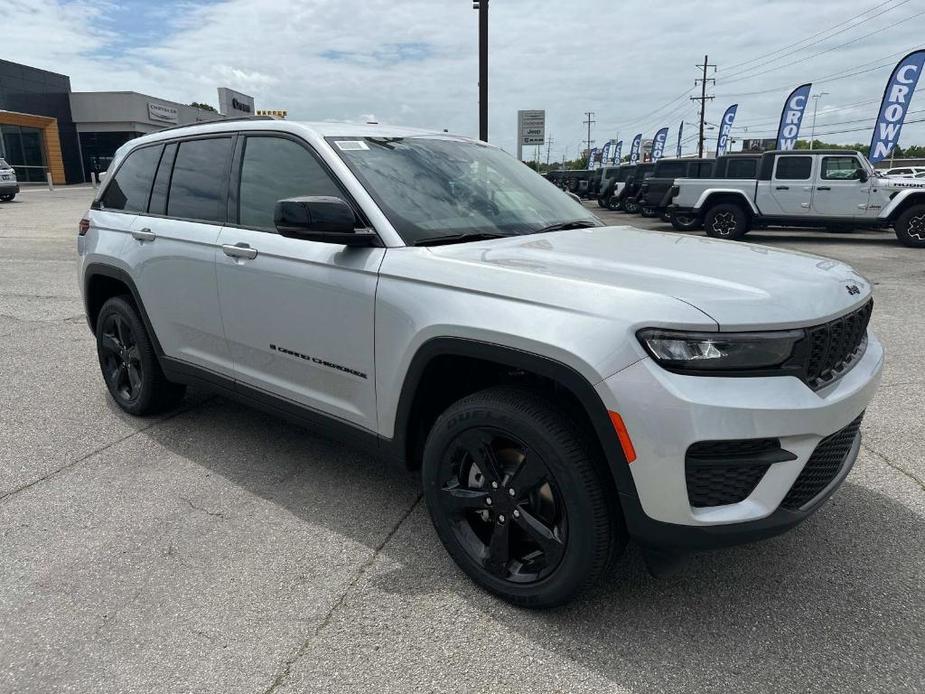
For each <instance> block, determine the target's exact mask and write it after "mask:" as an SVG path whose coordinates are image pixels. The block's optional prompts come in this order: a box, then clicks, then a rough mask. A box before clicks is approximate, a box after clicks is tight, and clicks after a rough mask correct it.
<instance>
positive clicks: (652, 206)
mask: <svg viewBox="0 0 925 694" xmlns="http://www.w3.org/2000/svg"><path fill="white" fill-rule="evenodd" d="M715 163H716V160H715V159H659V160H658V161H657V162H655V168H654V169H653V170H652V175H651V176H650V177H649V178H647V179H646V180H645V181H643V183H642V185H641V186H640V188H639V196H638V197H637V200H638V202H639V205H640V207H641V212H642V216H643V217H661V216H662V215H664V214H665V210H666V209H667V208H668V203H669V201H670V196H669V193H670V192H671V187H672V186H673V185H674V181H675V179H676V178H709V177H710V176H711V174H712V173H713V165H714V164H715ZM676 228H677V227H676ZM689 228H692V227H689Z"/></svg>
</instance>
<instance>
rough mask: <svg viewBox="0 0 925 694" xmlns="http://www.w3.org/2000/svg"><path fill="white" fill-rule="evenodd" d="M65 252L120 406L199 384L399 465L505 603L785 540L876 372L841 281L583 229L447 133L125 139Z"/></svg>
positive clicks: (467, 563)
mask: <svg viewBox="0 0 925 694" xmlns="http://www.w3.org/2000/svg"><path fill="white" fill-rule="evenodd" d="M78 252H79V255H80V264H79V273H80V288H81V291H82V293H83V297H84V300H85V305H86V313H87V318H88V321H89V324H90V328H91V330H92V331H93V333H94V334H95V336H96V341H97V347H98V352H99V363H100V367H101V369H102V375H103V379H104V381H105V383H106V386H107V388H108V389H109V393H110V394H111V396H112V398H113V399H114V400H115V402H116V403H117V404H118V405H119V406H120V407H121V408H122V409H124V410H125V411H127V412H130V413H132V414H135V415H147V414H150V413H153V412H156V411H159V410H162V409H164V408H167V407H170V406H173V405H175V404H176V403H177V401H178V400H179V399H180V398H181V397H182V396H183V393H184V388H185V387H186V385H187V384H197V385H204V386H207V387H209V388H214V389H216V390H218V391H219V392H220V393H221V394H223V395H226V396H229V397H233V398H237V399H240V400H243V401H244V402H246V403H249V404H251V405H254V406H257V407H262V408H266V409H269V410H271V411H272V412H276V413H279V414H281V415H286V416H288V417H291V418H295V419H297V420H298V421H301V422H305V423H307V424H309V425H311V426H313V427H316V428H318V429H319V430H320V431H321V432H323V433H324V434H326V435H330V436H342V437H345V438H347V439H348V440H349V441H351V442H353V443H360V444H365V445H366V446H368V448H369V449H371V450H372V451H375V452H376V454H377V455H379V456H381V457H383V458H386V459H393V460H397V461H401V463H402V464H404V465H407V466H409V467H410V468H412V469H419V470H420V473H421V475H422V479H423V488H424V496H425V499H426V502H427V505H428V508H429V510H430V514H431V517H432V519H433V523H434V526H435V528H436V531H437V534H438V535H439V537H440V539H441V540H442V541H443V543H444V545H445V546H446V548H447V550H448V551H449V552H450V554H451V555H452V556H453V558H454V559H455V560H456V561H457V562H458V564H459V565H460V567H462V569H463V570H464V571H465V572H466V573H467V574H468V575H469V576H471V577H472V578H473V579H474V580H475V581H477V582H478V583H479V584H481V585H482V586H484V587H485V588H486V589H488V590H490V591H492V592H494V593H496V594H497V595H500V596H502V597H503V598H505V599H507V600H509V601H511V602H514V603H516V604H520V605H529V606H549V605H555V604H559V603H562V602H565V601H567V600H568V599H570V598H571V597H572V596H573V595H575V594H576V593H577V592H578V591H579V590H581V589H582V588H584V587H585V586H587V585H589V584H591V583H593V582H594V581H595V580H596V579H597V578H599V577H600V576H601V575H602V573H603V572H604V571H605V569H606V567H607V566H608V565H609V563H610V561H611V559H613V558H614V557H615V556H617V555H618V554H619V553H620V552H621V551H622V550H623V548H624V546H625V544H626V542H627V540H628V539H630V538H633V539H634V540H635V541H637V542H638V543H639V544H640V545H641V546H642V547H643V549H644V552H645V554H646V557H647V558H648V561H649V562H650V566H651V567H652V568H653V570H654V571H656V572H659V571H662V570H664V569H665V568H667V565H669V564H672V563H673V562H675V561H676V559H677V557H679V556H682V555H683V554H684V553H686V552H690V551H692V550H696V549H704V548H711V547H718V546H723V545H729V544H734V543H738V542H744V541H749V540H754V539H758V538H763V537H768V536H771V535H774V534H777V533H780V532H782V531H784V530H786V529H788V528H790V527H791V526H793V525H795V524H797V523H798V522H800V521H801V520H802V519H803V518H805V517H806V516H808V515H809V514H810V513H812V512H813V511H815V510H816V509H817V508H818V507H819V506H820V505H821V504H822V503H823V502H824V501H825V500H826V499H827V498H828V496H829V495H830V494H831V493H832V492H833V491H834V490H835V489H836V488H837V487H838V486H839V484H840V483H841V482H842V480H843V479H844V478H845V476H846V475H847V474H848V471H849V470H850V468H851V466H852V464H853V463H854V460H855V458H856V456H857V453H858V447H859V445H860V435H859V433H858V431H859V427H860V423H861V417H862V415H863V412H864V409H865V407H866V406H867V404H868V403H869V402H870V400H871V398H872V396H873V394H874V391H875V389H876V387H877V383H878V380H879V377H880V372H881V367H882V363H883V350H882V348H881V346H880V343H879V342H878V341H877V339H876V338H875V337H874V335H873V334H872V333H871V332H869V331H868V329H867V325H868V321H869V319H870V315H871V307H872V300H871V286H870V284H869V283H868V282H867V281H866V280H865V279H864V278H862V277H860V276H859V275H858V274H857V273H856V272H855V271H854V270H852V269H851V268H850V267H848V266H846V265H843V264H841V263H838V262H835V261H832V260H826V259H822V258H817V257H812V256H809V255H804V254H792V253H787V252H783V251H779V250H775V249H771V248H763V247H759V246H743V245H739V244H735V243H729V242H724V241H715V240H711V239H703V238H693V237H688V236H679V235H676V234H661V233H653V232H646V231H640V230H636V229H631V228H626V227H620V228H614V227H606V226H604V225H602V224H601V222H600V221H598V220H597V219H596V218H595V217H594V216H592V215H591V214H590V213H589V212H588V211H586V209H585V208H584V207H583V206H582V205H581V204H579V203H576V202H575V201H574V200H572V199H571V198H570V197H569V196H568V195H567V194H565V193H563V192H562V191H560V190H558V189H557V188H556V187H555V186H553V185H552V184H550V183H549V182H548V181H546V180H544V179H543V178H542V177H540V176H538V175H537V174H535V173H534V172H533V171H531V170H530V169H529V168H527V167H526V166H524V165H523V164H521V163H520V162H518V161H516V160H515V159H514V158H512V157H510V156H508V155H507V154H505V153H504V152H502V151H501V150H500V149H497V148H495V147H492V146H489V145H487V144H484V143H481V142H477V141H473V140H470V139H468V138H464V137H456V136H452V135H448V134H444V133H431V132H424V131H419V130H409V129H402V128H393V127H385V126H379V125H366V126H363V125H354V124H343V125H340V124H329V123H320V124H308V123H295V122H290V121H262V120H246V121H224V122H220V123H211V124H208V125H198V126H192V127H181V128H176V129H172V130H166V131H162V132H160V133H158V134H155V135H149V136H146V137H142V138H138V139H136V140H132V141H131V142H130V143H127V144H126V145H124V146H123V147H122V148H121V149H120V150H119V151H118V152H117V154H116V157H115V160H114V161H113V164H112V167H111V172H110V175H109V176H108V177H107V180H106V184H105V185H104V186H103V187H101V189H100V191H99V193H98V196H97V198H96V200H95V201H94V202H93V205H92V207H91V209H90V211H89V212H88V213H87V215H86V217H85V218H84V219H83V220H81V223H80V229H79V236H78ZM343 493H345V494H349V493H350V490H344V492H343Z"/></svg>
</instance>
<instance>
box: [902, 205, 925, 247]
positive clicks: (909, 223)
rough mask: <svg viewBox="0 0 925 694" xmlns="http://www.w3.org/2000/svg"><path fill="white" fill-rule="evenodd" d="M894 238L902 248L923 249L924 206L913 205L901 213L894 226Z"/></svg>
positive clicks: (924, 243) (924, 244) (924, 229)
mask: <svg viewBox="0 0 925 694" xmlns="http://www.w3.org/2000/svg"><path fill="white" fill-rule="evenodd" d="M894 230H895V232H896V238H898V239H899V242H900V243H901V244H903V245H904V246H909V247H910V248H925V205H915V206H913V207H910V208H909V209H908V210H906V211H905V212H903V213H902V214H901V215H900V216H899V219H897V220H896V224H895V226H894Z"/></svg>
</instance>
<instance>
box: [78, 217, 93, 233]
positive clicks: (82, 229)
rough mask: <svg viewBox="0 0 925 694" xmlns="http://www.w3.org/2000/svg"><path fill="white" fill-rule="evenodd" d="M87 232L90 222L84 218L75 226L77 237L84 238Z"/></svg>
mask: <svg viewBox="0 0 925 694" xmlns="http://www.w3.org/2000/svg"><path fill="white" fill-rule="evenodd" d="M88 231H90V220H89V219H87V218H86V217H84V218H83V219H81V220H80V224H78V225H77V235H78V236H86V235H87V232H88Z"/></svg>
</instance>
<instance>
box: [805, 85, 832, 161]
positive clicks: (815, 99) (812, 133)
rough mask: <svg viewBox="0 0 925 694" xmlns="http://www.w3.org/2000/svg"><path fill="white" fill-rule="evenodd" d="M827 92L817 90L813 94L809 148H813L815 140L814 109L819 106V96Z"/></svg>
mask: <svg viewBox="0 0 925 694" xmlns="http://www.w3.org/2000/svg"><path fill="white" fill-rule="evenodd" d="M827 94H828V92H817V93H816V94H813V127H812V129H811V130H810V131H809V148H810V149H812V148H813V142H814V141H815V140H816V110H817V109H818V108H819V98H820V97H823V96H826V95H827Z"/></svg>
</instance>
